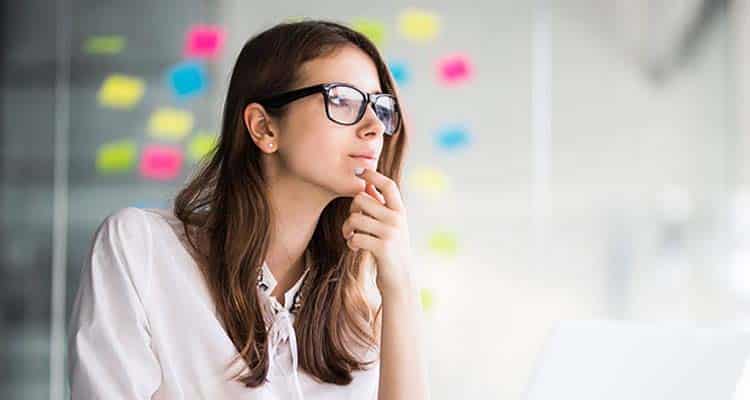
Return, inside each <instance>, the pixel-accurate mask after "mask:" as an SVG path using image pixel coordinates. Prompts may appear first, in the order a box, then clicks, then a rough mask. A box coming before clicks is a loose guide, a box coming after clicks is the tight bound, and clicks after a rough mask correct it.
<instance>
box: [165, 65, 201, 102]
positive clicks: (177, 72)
mask: <svg viewBox="0 0 750 400" xmlns="http://www.w3.org/2000/svg"><path fill="white" fill-rule="evenodd" d="M167 76H168V78H167V79H168V81H169V87H171V88H172V92H173V93H174V95H175V96H176V97H177V98H178V99H185V98H187V97H192V96H196V95H199V94H201V93H202V92H203V91H204V89H205V87H206V77H207V73H206V67H205V66H204V65H203V63H202V62H197V61H184V62H181V63H179V64H177V65H175V66H174V67H172V68H171V69H170V70H169V71H168V72H167Z"/></svg>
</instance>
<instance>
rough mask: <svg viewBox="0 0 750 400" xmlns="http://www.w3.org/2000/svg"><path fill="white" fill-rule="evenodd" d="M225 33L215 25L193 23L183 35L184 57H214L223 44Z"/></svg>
mask: <svg viewBox="0 0 750 400" xmlns="http://www.w3.org/2000/svg"><path fill="white" fill-rule="evenodd" d="M225 37H226V34H225V32H224V29H222V28H221V27H219V26H216V25H194V26H192V27H191V28H190V29H189V30H188V31H187V34H186V35H185V51H184V53H185V57H188V58H200V59H212V58H216V57H217V56H218V55H219V52H220V51H221V48H222V47H223V46H224V39H225Z"/></svg>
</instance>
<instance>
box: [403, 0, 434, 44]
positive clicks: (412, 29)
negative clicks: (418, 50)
mask: <svg viewBox="0 0 750 400" xmlns="http://www.w3.org/2000/svg"><path fill="white" fill-rule="evenodd" d="M398 27H399V31H400V32H401V34H402V35H404V37H405V38H407V39H409V40H411V41H414V42H428V41H430V40H434V39H435V37H437V35H438V32H439V30H440V17H439V16H438V15H437V14H436V13H433V12H429V11H425V10H421V9H418V8H407V9H405V10H404V11H402V12H401V14H400V15H399V17H398Z"/></svg>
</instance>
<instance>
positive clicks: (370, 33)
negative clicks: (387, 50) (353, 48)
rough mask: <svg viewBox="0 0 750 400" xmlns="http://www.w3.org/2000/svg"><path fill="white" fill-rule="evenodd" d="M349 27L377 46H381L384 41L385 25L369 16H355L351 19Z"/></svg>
mask: <svg viewBox="0 0 750 400" xmlns="http://www.w3.org/2000/svg"><path fill="white" fill-rule="evenodd" d="M351 27H352V29H354V30H355V31H357V32H359V33H361V34H363V35H365V36H367V38H368V39H370V40H372V42H373V43H375V46H377V47H381V46H382V45H383V42H384V41H385V25H384V24H383V23H382V22H380V21H376V20H374V19H369V18H355V19H354V20H352V23H351Z"/></svg>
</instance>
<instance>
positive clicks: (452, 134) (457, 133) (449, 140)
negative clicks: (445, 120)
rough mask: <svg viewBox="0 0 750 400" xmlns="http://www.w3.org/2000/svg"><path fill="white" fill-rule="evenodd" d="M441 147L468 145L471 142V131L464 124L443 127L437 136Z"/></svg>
mask: <svg viewBox="0 0 750 400" xmlns="http://www.w3.org/2000/svg"><path fill="white" fill-rule="evenodd" d="M436 141H437V145H438V147H440V148H443V149H447V150H452V149H457V148H461V147H465V146H468V145H469V143H470V142H471V137H470V135H469V131H468V129H467V128H466V126H464V125H451V126H446V127H444V128H443V129H441V130H440V131H439V132H438V134H437V136H436Z"/></svg>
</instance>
